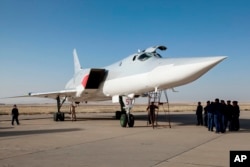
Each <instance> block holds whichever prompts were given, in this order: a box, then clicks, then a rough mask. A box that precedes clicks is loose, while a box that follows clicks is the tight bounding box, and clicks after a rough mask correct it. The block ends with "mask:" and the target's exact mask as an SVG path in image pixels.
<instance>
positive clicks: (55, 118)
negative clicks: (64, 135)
mask: <svg viewBox="0 0 250 167" xmlns="http://www.w3.org/2000/svg"><path fill="white" fill-rule="evenodd" d="M53 118H54V121H58V115H57V112H55V113H54V117H53Z"/></svg>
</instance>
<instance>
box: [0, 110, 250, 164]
mask: <svg viewBox="0 0 250 167" xmlns="http://www.w3.org/2000/svg"><path fill="white" fill-rule="evenodd" d="M77 117H78V121H76V122H72V121H70V120H69V118H66V121H64V122H54V121H53V120H52V115H21V116H20V123H21V125H19V126H17V125H15V126H12V125H11V123H10V116H9V115H1V116H0V167H17V166H18V167H27V166H30V167H44V166H54V167H56V166H58V167H59V166H60V167H78V166H79V167H80V166H81V167H83V166H86V167H95V166H96V167H117V166H120V167H122V166H124V167H127V166H130V167H131V166H132V167H133V166H136V167H151V166H154V167H165V166H168V167H201V166H204V167H207V166H211V167H228V166H229V151H230V150H248V151H249V150H250V143H249V141H250V133H249V132H250V112H248V111H241V120H240V122H241V130H240V131H239V132H227V133H225V134H215V133H213V132H209V131H207V129H206V128H205V127H202V126H196V125H195V124H196V118H195V115H194V113H193V112H176V113H171V114H170V120H171V128H169V126H168V122H167V120H168V119H167V118H168V117H166V115H165V114H161V115H160V116H159V122H158V123H159V126H158V127H157V128H155V129H152V127H149V126H147V122H146V115H145V113H135V119H136V120H135V127H133V128H121V127H120V125H119V121H118V120H115V119H114V113H84V114H78V115H77Z"/></svg>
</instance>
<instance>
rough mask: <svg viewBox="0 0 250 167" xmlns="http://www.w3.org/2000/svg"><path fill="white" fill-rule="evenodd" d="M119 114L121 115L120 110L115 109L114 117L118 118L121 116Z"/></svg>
mask: <svg viewBox="0 0 250 167" xmlns="http://www.w3.org/2000/svg"><path fill="white" fill-rule="evenodd" d="M121 115H122V112H121V111H116V112H115V119H120V118H121Z"/></svg>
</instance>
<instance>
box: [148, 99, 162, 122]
mask: <svg viewBox="0 0 250 167" xmlns="http://www.w3.org/2000/svg"><path fill="white" fill-rule="evenodd" d="M156 109H159V107H158V106H156V105H155V104H154V102H151V104H150V105H149V106H148V107H147V112H148V122H149V124H151V123H152V125H153V126H154V122H155V110H156Z"/></svg>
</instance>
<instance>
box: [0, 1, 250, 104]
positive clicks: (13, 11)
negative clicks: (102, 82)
mask: <svg viewBox="0 0 250 167" xmlns="http://www.w3.org/2000/svg"><path fill="white" fill-rule="evenodd" d="M249 9H250V1H248V0H240V1H236V0H219V1H218V0H188V1H187V0H157V1H152V0H134V1H127V0H106V1H102V0H99V1H97V0H71V1H69V0H52V1H51V0H40V1H39V0H24V1H19V0H1V1H0V78H1V79H0V80H1V84H0V97H11V96H19V95H24V94H27V93H28V92H46V91H55V90H61V89H64V87H65V84H66V82H67V81H68V80H69V79H70V78H71V77H72V75H73V72H74V68H73V56H72V52H73V49H74V48H76V49H77V53H78V56H79V59H80V62H81V65H82V67H83V68H91V67H104V66H107V65H110V64H112V63H114V62H116V61H118V60H120V59H123V58H125V57H126V56H128V55H130V54H133V53H135V52H137V50H138V49H141V50H143V49H146V48H148V47H150V46H155V45H165V46H167V47H168V50H167V51H165V52H161V54H162V56H163V57H206V56H228V58H227V59H226V60H224V61H223V62H222V63H220V64H219V65H217V66H216V67H215V68H213V69H212V70H210V71H209V72H208V73H206V74H205V75H204V76H202V77H201V78H200V79H198V80H196V81H194V82H192V83H190V84H188V85H184V86H180V87H177V88H175V89H176V90H177V91H178V92H177V93H175V92H172V91H171V90H169V91H168V96H169V97H168V98H169V100H170V102H171V101H173V102H196V101H206V100H214V99H215V98H220V99H225V100H228V99H230V100H238V101H239V102H250V89H249V83H250V77H249V72H250V66H249V63H250V51H249V50H250V21H249V20H250V10H249ZM29 100H31V99H28V100H26V101H28V102H30V101H29ZM13 101H14V100H13V99H11V101H10V102H13ZM15 101H16V100H15ZM5 102H6V101H4V100H3V99H0V103H5Z"/></svg>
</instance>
